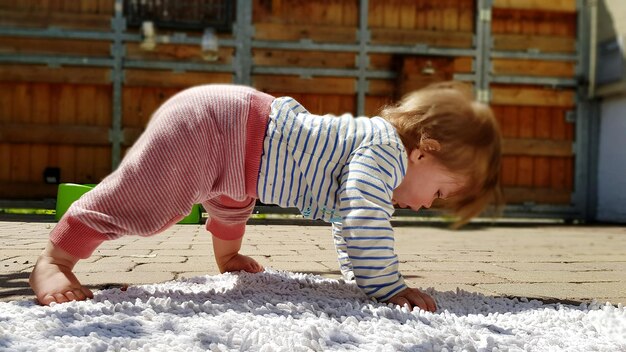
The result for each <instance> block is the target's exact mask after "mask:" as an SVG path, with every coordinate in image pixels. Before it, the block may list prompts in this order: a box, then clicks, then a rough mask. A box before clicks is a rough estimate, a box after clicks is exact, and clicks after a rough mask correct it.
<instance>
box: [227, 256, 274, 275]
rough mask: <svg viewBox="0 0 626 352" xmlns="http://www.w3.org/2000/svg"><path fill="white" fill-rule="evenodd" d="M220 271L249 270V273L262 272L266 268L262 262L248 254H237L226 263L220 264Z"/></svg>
mask: <svg viewBox="0 0 626 352" xmlns="http://www.w3.org/2000/svg"><path fill="white" fill-rule="evenodd" d="M219 267H220V272H222V273H225V272H232V271H241V270H243V271H247V272H249V273H260V272H261V271H263V270H265V268H263V266H262V265H261V264H259V263H258V262H257V261H256V260H254V259H252V258H250V257H248V256H247V255H242V254H239V253H237V254H235V255H234V256H233V257H232V258H230V259H229V260H228V261H227V262H226V263H224V264H222V265H220V266H219Z"/></svg>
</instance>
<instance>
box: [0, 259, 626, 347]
mask: <svg viewBox="0 0 626 352" xmlns="http://www.w3.org/2000/svg"><path fill="white" fill-rule="evenodd" d="M426 291H427V292H428V293H430V294H431V295H432V296H433V297H434V298H435V299H436V300H437V304H438V307H439V310H438V311H437V312H436V313H429V312H425V311H421V310H414V311H412V312H410V311H408V310H407V309H406V308H396V307H391V306H386V305H383V304H377V303H374V302H372V301H370V300H368V299H367V298H366V297H365V296H364V295H363V294H362V293H361V292H360V290H359V289H358V288H357V287H356V285H354V283H346V282H344V281H342V280H331V279H324V278H322V277H319V276H313V275H305V274H294V273H289V272H282V271H274V270H271V269H268V270H267V271H266V272H264V273H260V274H248V273H238V274H223V275H217V276H204V277H195V278H191V279H186V280H180V281H171V282H166V283H161V284H154V285H143V286H134V287H129V288H128V290H126V291H121V290H119V289H110V290H105V291H100V292H97V293H96V296H95V298H94V299H93V300H90V301H85V302H71V303H65V304H56V305H53V306H52V307H41V306H38V305H36V304H35V303H34V302H31V301H16V302H8V303H0V351H34V350H37V351H135V350H138V351H206V350H210V351H346V350H353V351H490V352H491V351H542V352H543V351H610V352H614V351H626V311H625V309H624V307H623V306H621V305H619V306H618V307H614V306H612V305H608V304H601V303H596V302H593V303H591V304H589V305H585V304H583V305H580V306H572V305H562V304H544V303H542V302H539V301H536V300H531V301H529V300H526V299H507V298H494V297H486V296H483V295H480V294H476V293H469V292H465V291H460V290H459V291H457V292H438V291H434V290H432V289H428V290H426Z"/></svg>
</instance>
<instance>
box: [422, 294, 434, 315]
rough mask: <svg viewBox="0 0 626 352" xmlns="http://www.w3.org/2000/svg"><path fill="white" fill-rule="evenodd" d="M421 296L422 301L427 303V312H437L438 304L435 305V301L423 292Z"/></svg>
mask: <svg viewBox="0 0 626 352" xmlns="http://www.w3.org/2000/svg"><path fill="white" fill-rule="evenodd" d="M420 294H421V295H422V299H423V300H424V302H426V306H427V307H428V308H427V309H426V310H428V311H429V312H434V311H436V310H437V303H435V300H434V299H433V298H432V297H430V296H429V295H427V294H425V293H423V292H420Z"/></svg>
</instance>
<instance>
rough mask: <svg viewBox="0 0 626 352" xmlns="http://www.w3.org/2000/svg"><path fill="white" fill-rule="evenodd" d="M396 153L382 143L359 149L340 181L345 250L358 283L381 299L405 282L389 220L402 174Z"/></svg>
mask: <svg viewBox="0 0 626 352" xmlns="http://www.w3.org/2000/svg"><path fill="white" fill-rule="evenodd" d="M394 152H395V153H394ZM397 153H398V150H397V149H395V148H394V147H391V146H384V145H377V146H369V147H365V148H360V149H358V150H356V151H355V152H354V155H353V158H352V160H351V161H350V163H349V164H347V165H346V167H345V169H344V170H343V173H342V175H341V184H340V186H339V202H340V214H341V218H342V226H341V236H342V237H343V239H344V240H345V247H344V249H345V252H347V255H348V257H349V263H350V264H351V266H352V270H353V271H354V277H355V280H356V283H357V285H358V286H359V288H361V289H362V290H363V291H364V292H365V293H366V294H367V295H368V296H369V297H372V298H376V299H377V300H379V301H386V300H388V299H389V298H391V297H392V296H393V295H395V294H396V293H398V292H400V291H401V290H403V289H405V288H406V287H407V286H406V285H405V283H404V280H403V279H402V276H401V275H400V273H399V271H398V257H397V256H396V254H395V253H394V232H393V228H392V227H391V222H390V220H391V215H392V214H393V211H394V208H393V204H392V201H391V198H392V195H393V190H394V188H396V187H397V185H398V184H399V182H400V180H401V179H402V177H403V174H404V165H403V160H402V159H401V157H400V156H396V155H397ZM337 228H338V227H337ZM344 261H345V259H344ZM341 262H342V260H341V258H340V263H341Z"/></svg>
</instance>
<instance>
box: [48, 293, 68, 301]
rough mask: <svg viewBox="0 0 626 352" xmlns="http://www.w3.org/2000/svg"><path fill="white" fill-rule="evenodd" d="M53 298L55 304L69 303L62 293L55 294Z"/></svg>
mask: <svg viewBox="0 0 626 352" xmlns="http://www.w3.org/2000/svg"><path fill="white" fill-rule="evenodd" d="M52 296H53V297H54V302H57V303H65V302H69V301H68V299H67V297H65V295H64V294H62V293H55V294H53V295H52Z"/></svg>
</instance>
